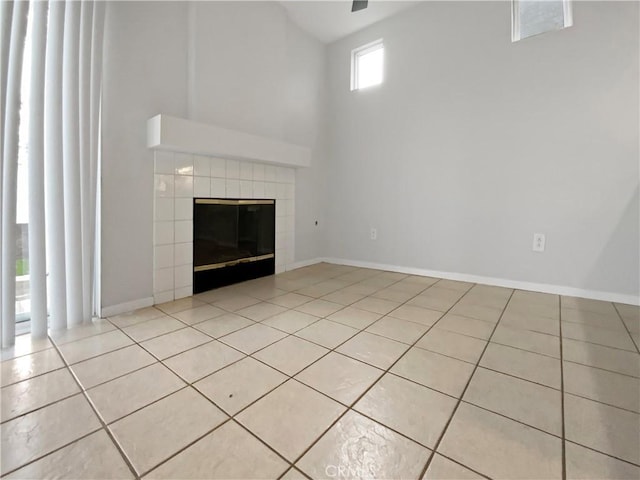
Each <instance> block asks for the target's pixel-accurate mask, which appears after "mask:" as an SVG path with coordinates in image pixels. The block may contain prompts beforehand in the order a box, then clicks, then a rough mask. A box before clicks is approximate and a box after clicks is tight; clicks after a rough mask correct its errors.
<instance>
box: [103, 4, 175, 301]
mask: <svg viewBox="0 0 640 480" xmlns="http://www.w3.org/2000/svg"><path fill="white" fill-rule="evenodd" d="M186 24H187V8H186V4H185V3H181V2H157V3H155V2H154V3H150V2H109V3H108V4H107V9H106V18H105V44H104V80H103V82H104V84H103V98H102V110H103V111H102V179H101V180H102V277H101V284H102V306H103V307H109V306H113V305H117V304H121V303H126V302H131V301H136V300H140V299H144V298H150V297H151V296H152V294H153V250H152V245H153V244H152V239H153V152H152V151H151V150H149V149H148V148H147V147H146V140H147V139H146V125H147V123H146V122H147V119H149V118H151V117H152V116H154V115H157V114H159V113H167V114H171V115H175V116H179V117H184V116H186V113H187V57H186V55H185V52H186V49H187V30H186V28H185V26H186Z"/></svg>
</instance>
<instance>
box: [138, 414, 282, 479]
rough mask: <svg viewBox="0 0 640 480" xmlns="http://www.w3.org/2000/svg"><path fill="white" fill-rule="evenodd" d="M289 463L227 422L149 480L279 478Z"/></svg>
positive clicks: (152, 473)
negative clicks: (178, 479)
mask: <svg viewBox="0 0 640 480" xmlns="http://www.w3.org/2000/svg"><path fill="white" fill-rule="evenodd" d="M288 466H289V465H288V464H287V463H286V462H285V461H284V460H282V459H281V458H280V457H278V456H277V455H276V454H275V453H273V452H272V451H271V450H269V449H268V448H267V447H266V446H265V445H264V444H262V443H261V442H260V441H258V440H257V439H256V438H255V437H254V436H253V435H251V434H250V433H248V432H247V431H246V430H244V429H243V428H242V427H240V426H239V425H238V424H237V423H236V422H234V421H230V422H227V423H225V424H224V425H222V426H220V427H219V428H217V429H215V430H214V431H213V432H211V433H210V434H209V435H207V436H206V437H204V438H202V439H201V440H198V441H197V442H196V443H194V444H193V445H191V446H190V447H188V448H187V449H186V450H184V451H182V452H180V453H179V454H178V455H176V456H175V457H174V458H172V459H170V460H169V461H168V462H166V463H164V464H163V465H161V466H160V467H158V468H157V469H155V470H153V471H152V472H151V473H150V474H149V475H147V476H146V477H145V478H149V479H176V478H181V479H203V478H210V479H225V480H226V479H230V478H238V479H256V480H257V479H264V478H278V477H279V476H280V475H281V474H282V473H283V472H284V471H285V470H286V469H287V468H288Z"/></svg>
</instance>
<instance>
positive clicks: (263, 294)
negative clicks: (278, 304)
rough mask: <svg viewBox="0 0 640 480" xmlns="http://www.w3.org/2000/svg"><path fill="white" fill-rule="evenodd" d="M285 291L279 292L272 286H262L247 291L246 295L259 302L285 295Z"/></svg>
mask: <svg viewBox="0 0 640 480" xmlns="http://www.w3.org/2000/svg"><path fill="white" fill-rule="evenodd" d="M286 293H287V291H286V290H281V289H279V288H276V287H274V286H270V285H263V286H258V287H255V288H249V289H247V295H251V296H252V297H255V298H257V299H259V300H270V299H272V298H275V297H279V296H281V295H286Z"/></svg>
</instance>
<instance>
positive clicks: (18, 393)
mask: <svg viewBox="0 0 640 480" xmlns="http://www.w3.org/2000/svg"><path fill="white" fill-rule="evenodd" d="M0 392H1V395H0V398H1V400H2V401H1V402H0V412H1V414H0V421H2V422H6V421H7V420H9V419H11V418H14V417H17V416H19V415H24V414H25V413H28V412H30V411H32V410H35V409H36V408H41V407H44V406H45V405H48V404H50V403H53V402H57V401H58V400H61V399H63V398H65V397H69V396H71V395H74V394H76V393H78V392H80V388H79V387H78V384H77V383H76V382H75V380H74V379H73V376H72V375H71V374H70V373H69V371H68V370H67V369H66V368H65V369H60V370H55V371H53V372H49V373H45V374H44V375H40V376H39V377H34V378H30V379H28V380H23V381H22V382H19V383H14V384H13V385H10V386H8V387H3V388H2V390H0Z"/></svg>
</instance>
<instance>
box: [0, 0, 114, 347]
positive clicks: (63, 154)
mask: <svg viewBox="0 0 640 480" xmlns="http://www.w3.org/2000/svg"><path fill="white" fill-rule="evenodd" d="M28 16H31V19H30V22H29V23H27V18H28ZM27 24H28V25H29V26H30V27H29V28H30V31H29V32H28V33H29V35H30V39H31V42H30V49H29V50H28V51H25V38H26V36H27ZM103 24H104V2H99V1H98V2H92V1H82V2H80V1H69V0H67V1H65V0H51V1H49V2H47V1H40V0H38V1H33V2H28V1H15V2H10V1H2V2H1V3H0V29H1V30H0V38H1V41H2V49H1V54H2V58H1V69H2V71H1V72H0V82H1V86H2V91H1V92H0V102H1V106H2V117H1V121H2V124H1V128H0V130H1V131H2V144H1V145H0V150H1V152H2V155H0V157H1V159H2V164H0V175H1V177H2V178H1V184H2V200H1V202H2V204H1V205H0V206H1V207H2V222H0V223H1V225H2V226H1V228H2V230H1V238H2V255H1V262H2V263H1V264H0V268H1V269H2V275H1V280H0V281H1V283H0V289H1V292H2V295H1V305H0V312H1V315H2V329H1V333H2V346H3V347H5V346H10V345H12V344H13V342H14V339H15V321H16V314H15V313H16V312H15V302H16V199H17V189H16V184H17V166H18V132H19V125H20V121H21V119H20V99H21V93H22V92H21V81H22V78H21V75H22V72H23V68H22V64H23V62H28V65H29V67H30V68H25V69H24V71H25V72H29V76H30V78H29V79H28V83H27V84H28V88H29V92H28V93H29V99H30V100H29V108H28V117H29V133H28V170H29V178H28V188H29V196H28V202H29V227H28V229H29V285H30V297H31V331H32V335H34V336H45V335H46V333H47V327H49V328H52V329H61V328H67V327H69V326H73V325H77V324H80V323H83V322H89V321H91V319H92V316H93V314H94V313H96V312H97V306H96V305H94V302H93V299H94V294H93V290H94V285H95V282H94V272H95V262H96V258H97V255H96V249H95V239H96V207H97V204H98V202H97V199H96V192H97V171H98V161H99V115H100V91H101V67H102V35H103ZM22 120H24V119H22Z"/></svg>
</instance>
